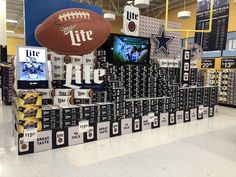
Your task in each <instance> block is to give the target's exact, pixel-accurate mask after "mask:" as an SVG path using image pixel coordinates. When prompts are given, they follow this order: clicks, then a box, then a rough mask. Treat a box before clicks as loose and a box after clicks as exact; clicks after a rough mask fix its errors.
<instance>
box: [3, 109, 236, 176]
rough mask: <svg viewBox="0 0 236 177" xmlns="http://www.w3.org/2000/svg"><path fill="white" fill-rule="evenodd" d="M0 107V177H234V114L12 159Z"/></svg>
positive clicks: (6, 117)
mask: <svg viewBox="0 0 236 177" xmlns="http://www.w3.org/2000/svg"><path fill="white" fill-rule="evenodd" d="M10 121H11V111H10V107H7V106H0V177H95V176H97V177H149V176H150V177H153V176H160V177H204V176H206V177H208V176H210V177H236V109H231V108H223V107H220V113H219V115H218V116H217V117H215V118H214V119H205V120H201V121H195V122H191V123H185V124H180V125H175V126H170V127H164V128H160V129H155V130H148V131H143V132H140V133H135V134H130V135H125V136H120V137H116V138H110V139H106V140H102V141H96V142H92V143H87V144H82V145H78V146H71V147H67V148H61V149H57V150H51V151H46V152H41V153H35V154H31V155H25V156H17V152H16V149H15V147H14V143H13V138H12V137H11V135H12V130H11V129H12V127H11V123H10Z"/></svg>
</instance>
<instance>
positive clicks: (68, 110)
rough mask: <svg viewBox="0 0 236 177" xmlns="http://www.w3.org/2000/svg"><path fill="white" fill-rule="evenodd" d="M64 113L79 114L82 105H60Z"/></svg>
mask: <svg viewBox="0 0 236 177" xmlns="http://www.w3.org/2000/svg"><path fill="white" fill-rule="evenodd" d="M60 108H61V113H62V115H68V114H77V113H78V114H79V112H80V107H79V106H75V105H70V106H60Z"/></svg>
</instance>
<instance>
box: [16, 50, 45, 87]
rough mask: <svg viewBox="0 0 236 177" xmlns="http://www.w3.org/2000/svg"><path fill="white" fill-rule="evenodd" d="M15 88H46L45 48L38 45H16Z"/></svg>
mask: <svg viewBox="0 0 236 177" xmlns="http://www.w3.org/2000/svg"><path fill="white" fill-rule="evenodd" d="M16 73H17V76H18V78H17V88H18V89H34V88H48V67H47V50H46V48H39V47H18V49H17V65H16Z"/></svg>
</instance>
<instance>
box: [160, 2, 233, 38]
mask: <svg viewBox="0 0 236 177" xmlns="http://www.w3.org/2000/svg"><path fill="white" fill-rule="evenodd" d="M183 2H184V1H183ZM196 2H197V0H196ZM182 10H184V6H183V7H181V8H176V9H172V10H171V11H169V20H170V21H173V22H177V23H180V24H181V26H182V29H195V25H196V12H197V3H192V4H190V5H187V6H186V10H188V11H190V12H191V18H189V19H186V20H181V19H179V18H178V17H177V15H178V12H179V11H182ZM235 12H236V4H235V3H234V0H230V11H229V13H230V14H229V28H228V31H229V32H232V31H236V23H235ZM159 18H160V19H163V20H165V12H164V13H163V14H162V15H161V16H160V17H159ZM194 36H195V33H190V34H189V37H194ZM181 38H182V39H183V38H186V32H182V33H181Z"/></svg>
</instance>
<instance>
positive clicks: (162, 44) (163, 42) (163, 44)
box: [152, 25, 175, 54]
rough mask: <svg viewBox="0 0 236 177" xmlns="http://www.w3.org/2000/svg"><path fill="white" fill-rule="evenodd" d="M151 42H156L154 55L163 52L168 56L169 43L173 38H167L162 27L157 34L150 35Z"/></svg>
mask: <svg viewBox="0 0 236 177" xmlns="http://www.w3.org/2000/svg"><path fill="white" fill-rule="evenodd" d="M152 37H153V40H154V41H155V42H156V53H157V52H159V51H163V52H165V53H166V54H169V43H170V42H171V41H172V40H174V38H175V37H171V36H167V35H166V31H165V27H164V25H162V27H161V30H160V33H159V34H152Z"/></svg>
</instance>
